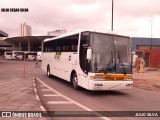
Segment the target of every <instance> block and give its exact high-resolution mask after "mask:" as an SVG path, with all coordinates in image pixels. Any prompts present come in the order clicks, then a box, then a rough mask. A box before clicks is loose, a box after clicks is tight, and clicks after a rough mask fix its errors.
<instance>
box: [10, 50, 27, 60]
mask: <svg viewBox="0 0 160 120" xmlns="http://www.w3.org/2000/svg"><path fill="white" fill-rule="evenodd" d="M23 58H24V52H23V51H12V59H13V60H22V59H23Z"/></svg>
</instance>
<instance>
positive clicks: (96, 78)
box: [90, 76, 104, 80]
mask: <svg viewBox="0 0 160 120" xmlns="http://www.w3.org/2000/svg"><path fill="white" fill-rule="evenodd" d="M90 79H91V80H104V78H103V77H96V76H90Z"/></svg>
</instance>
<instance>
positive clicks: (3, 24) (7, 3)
mask: <svg viewBox="0 0 160 120" xmlns="http://www.w3.org/2000/svg"><path fill="white" fill-rule="evenodd" d="M111 3H112V0H0V9H1V8H28V9H29V12H1V11H0V30H2V31H4V32H7V33H8V34H9V37H14V36H17V35H18V28H19V25H20V23H24V22H25V23H27V24H28V25H30V26H31V27H32V35H47V32H48V31H53V30H56V29H66V30H67V31H68V32H69V31H74V30H76V29H87V28H89V29H100V30H105V31H110V30H111ZM151 21H152V22H151ZM151 23H153V24H152V28H153V29H152V33H153V37H160V0H114V32H115V33H118V34H124V35H129V36H131V37H151Z"/></svg>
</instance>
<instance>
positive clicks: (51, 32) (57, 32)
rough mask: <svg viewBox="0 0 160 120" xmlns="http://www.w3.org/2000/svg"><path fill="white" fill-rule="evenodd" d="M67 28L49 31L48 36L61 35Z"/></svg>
mask: <svg viewBox="0 0 160 120" xmlns="http://www.w3.org/2000/svg"><path fill="white" fill-rule="evenodd" d="M66 32H67V30H63V29H62V30H55V31H49V32H48V36H59V35H62V34H64V33H66Z"/></svg>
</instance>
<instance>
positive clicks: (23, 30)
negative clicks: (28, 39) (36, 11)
mask: <svg viewBox="0 0 160 120" xmlns="http://www.w3.org/2000/svg"><path fill="white" fill-rule="evenodd" d="M19 32H20V34H19V35H20V36H31V35H32V33H31V26H29V25H27V24H26V23H22V24H20V28H19Z"/></svg>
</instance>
